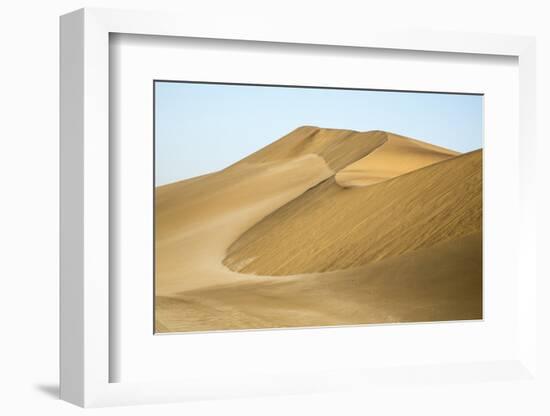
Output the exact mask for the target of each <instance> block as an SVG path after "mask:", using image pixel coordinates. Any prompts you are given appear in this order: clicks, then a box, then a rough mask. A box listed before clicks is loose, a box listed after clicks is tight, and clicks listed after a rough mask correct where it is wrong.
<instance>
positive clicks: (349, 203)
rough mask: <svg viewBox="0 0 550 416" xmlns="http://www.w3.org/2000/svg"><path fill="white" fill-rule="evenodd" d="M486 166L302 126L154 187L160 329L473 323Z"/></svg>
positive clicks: (415, 144)
mask: <svg viewBox="0 0 550 416" xmlns="http://www.w3.org/2000/svg"><path fill="white" fill-rule="evenodd" d="M481 159H482V155H481V151H476V152H472V153H469V154H465V155H458V154H457V153H456V152H454V151H451V150H447V149H442V148H439V147H436V146H432V145H430V144H427V143H423V142H420V141H418V140H413V139H409V138H405V137H402V136H397V135H393V134H391V133H386V132H381V131H374V132H366V133H361V132H355V131H351V130H336V129H320V128H317V127H311V126H305V127H301V128H298V129H296V130H294V131H293V132H291V133H290V134H288V135H287V136H284V137H283V138H281V139H279V140H277V141H275V142H273V143H272V144H271V145H269V146H267V147H265V148H263V149H261V150H260V151H258V152H256V153H254V154H252V155H250V156H248V157H246V158H244V159H242V160H241V161H239V162H237V163H235V164H234V165H232V166H230V167H228V168H227V169H224V170H222V171H219V172H216V173H212V174H210V175H204V176H201V177H197V178H192V179H189V180H184V181H180V182H177V183H174V184H170V185H166V186H162V187H159V188H157V190H156V198H155V204H156V206H155V208H156V218H155V220H156V230H155V231H156V232H155V239H156V276H155V277H156V278H155V288H156V309H155V318H156V330H157V331H159V332H172V331H196V330H219V329H247V328H249V329H251V328H272V327H295V326H317V325H342V324H365V323H381V322H410V321H433V320H456V319H477V318H481V281H482V278H481V270H482V267H481V264H482V248H481V163H482V161H481Z"/></svg>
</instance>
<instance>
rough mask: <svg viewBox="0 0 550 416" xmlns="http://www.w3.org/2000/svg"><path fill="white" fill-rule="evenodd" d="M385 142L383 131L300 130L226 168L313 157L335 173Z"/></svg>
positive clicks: (300, 128) (309, 128) (301, 128)
mask: <svg viewBox="0 0 550 416" xmlns="http://www.w3.org/2000/svg"><path fill="white" fill-rule="evenodd" d="M386 140H387V133H386V132H384V131H378V130H375V131H368V132H357V131H355V130H341V129H325V128H319V127H313V126H302V127H298V128H297V129H295V130H293V131H291V132H290V133H289V134H287V135H286V136H283V137H281V138H280V139H279V140H276V141H274V142H273V143H271V144H269V145H267V146H266V147H264V148H262V149H260V150H258V151H257V152H255V153H253V154H251V155H250V156H247V157H245V158H244V159H242V160H240V161H239V162H237V163H236V164H234V165H232V166H230V167H229V169H232V168H234V167H239V166H242V165H243V164H249V163H254V164H255V163H265V162H272V161H276V160H284V159H290V158H295V157H299V156H303V155H306V154H316V155H319V156H321V157H322V158H323V159H324V160H325V162H326V163H327V165H328V166H329V167H330V168H331V169H332V170H333V171H334V172H337V171H338V170H340V169H342V168H343V167H345V166H347V165H349V164H350V163H353V162H355V161H357V160H359V159H361V158H362V157H364V156H366V155H368V154H369V153H370V152H372V151H373V150H374V149H376V148H377V147H378V146H381V145H383V144H384V143H385V142H386Z"/></svg>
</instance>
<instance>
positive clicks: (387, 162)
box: [336, 133, 459, 187]
mask: <svg viewBox="0 0 550 416" xmlns="http://www.w3.org/2000/svg"><path fill="white" fill-rule="evenodd" d="M386 137H387V140H386V141H385V142H384V144H383V145H382V146H380V147H378V148H377V149H375V150H374V151H373V152H372V153H370V154H369V155H367V156H365V157H363V158H361V159H359V160H358V161H356V162H354V163H351V164H349V165H348V166H346V167H344V168H343V169H342V170H340V171H339V172H338V173H337V174H336V182H337V183H338V185H340V186H343V187H351V186H366V185H372V184H375V183H378V182H382V181H385V180H388V179H391V178H394V177H396V176H400V175H403V174H404V173H407V172H411V171H413V170H416V169H420V168H422V167H424V166H428V165H431V164H434V163H437V162H440V161H442V160H445V159H448V158H450V157H454V156H458V155H459V153H458V152H455V151H453V150H449V149H445V148H442V147H438V146H434V145H432V144H429V143H425V142H421V141H419V140H414V139H411V138H408V137H403V136H399V135H396V134H393V133H386Z"/></svg>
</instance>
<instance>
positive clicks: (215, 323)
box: [156, 232, 482, 332]
mask: <svg viewBox="0 0 550 416" xmlns="http://www.w3.org/2000/svg"><path fill="white" fill-rule="evenodd" d="M481 241H482V240H481V233H479V232H477V233H474V234H470V235H468V236H465V237H461V238H458V239H453V240H451V241H446V242H443V243H440V244H436V245H434V246H432V247H430V248H426V249H423V250H417V251H413V252H409V253H405V254H403V255H401V256H396V257H392V258H388V259H384V260H382V261H379V262H376V263H372V264H368V265H366V266H362V267H359V268H350V269H346V270H340V271H336V272H328V273H318V274H307V275H300V276H289V277H286V278H280V277H272V278H268V277H266V278H263V279H262V280H261V281H253V282H239V283H230V284H227V285H220V286H216V287H211V288H206V289H199V290H193V291H188V292H183V293H177V294H173V295H172V296H159V297H157V301H156V305H157V316H158V321H157V328H158V330H159V332H169V331H190V330H191V331H208V330H222V329H252V328H277V327H279V328H281V327H308V326H316V325H353V324H369V323H390V322H425V321H445V320H461V319H481V318H482V276H481V273H482V267H481V264H482V247H481V244H482V243H481ZM166 328H170V329H169V330H168V329H166Z"/></svg>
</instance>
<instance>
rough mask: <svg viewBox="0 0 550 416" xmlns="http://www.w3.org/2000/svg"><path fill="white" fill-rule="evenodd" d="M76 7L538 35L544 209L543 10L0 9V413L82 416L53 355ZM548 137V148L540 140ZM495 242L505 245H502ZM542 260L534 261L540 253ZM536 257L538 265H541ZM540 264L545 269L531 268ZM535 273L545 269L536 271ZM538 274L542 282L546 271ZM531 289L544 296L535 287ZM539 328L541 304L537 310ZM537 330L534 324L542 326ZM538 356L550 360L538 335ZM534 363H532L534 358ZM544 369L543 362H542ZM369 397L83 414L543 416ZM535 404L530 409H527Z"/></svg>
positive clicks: (443, 391)
mask: <svg viewBox="0 0 550 416" xmlns="http://www.w3.org/2000/svg"><path fill="white" fill-rule="evenodd" d="M83 6H102V7H120V8H137V9H164V10H179V11H184V12H186V13H193V14H196V15H197V18H200V19H204V23H205V24H208V22H209V21H211V20H215V19H216V18H224V19H234V20H235V22H236V24H237V25H238V20H239V19H242V18H246V17H244V15H245V14H246V15H249V16H252V17H251V18H254V17H253V16H264V18H265V16H268V18H269V19H274V20H277V21H280V22H281V25H282V26H283V27H284V25H286V24H301V25H303V27H304V30H307V25H308V24H313V23H312V22H314V24H316V25H318V24H322V23H323V22H326V24H327V25H331V26H334V25H342V27H344V26H345V25H369V24H384V25H386V26H390V27H391V26H393V25H398V26H399V25H402V26H408V27H421V28H426V27H431V28H434V29H440V30H458V31H476V32H490V33H511V34H527V35H537V36H538V48H537V49H538V50H537V53H538V60H539V61H538V106H539V107H538V115H539V117H538V130H539V148H538V155H539V179H540V182H539V184H538V187H539V188H540V189H541V192H546V194H545V195H544V196H543V197H541V201H540V204H539V211H540V212H541V213H542V212H544V211H550V206H549V198H548V188H550V186H549V185H548V182H549V180H550V175H549V169H548V166H549V164H548V163H547V161H546V157H547V155H548V153H549V150H550V146H549V144H548V138H549V137H550V131H549V124H548V122H547V121H545V120H544V115H546V116H548V115H549V114H550V96H549V93H550V88H549V81H550V75H548V74H550V30H549V29H548V28H545V26H546V27H547V25H548V22H547V19H548V12H547V11H545V10H544V2H543V1H540V2H538V1H529V0H523V1H516V2H511V3H510V2H504V1H502V0H501V1H484V2H480V1H473V0H463V1H460V2H443V1H427V0H416V1H406V0H403V1H391V0H389V1H385V2H381V1H376V2H370V1H356V2H351V1H345V0H339V1H338V2H330V3H329V4H325V3H324V2H322V1H320V0H318V1H311V2H310V1H301V2H299V3H298V2H297V1H296V0H295V1H294V2H292V1H283V0H279V1H269V2H258V1H239V0H233V1H230V2H222V1H220V2H213V1H207V0H202V1H200V2H199V1H196V2H190V1H186V2H183V1H162V0H157V1H155V2H153V1H139V0H137V1H129V0H127V1H123V0H111V1H93V0H90V1H88V2H80V1H61V0H52V1H49V2H39V1H20V2H11V3H6V2H4V4H3V5H2V10H1V13H0V30H1V31H2V33H1V37H0V39H2V40H1V42H2V49H1V51H2V63H1V65H0V71H1V74H2V77H1V78H0V79H1V80H2V88H1V90H0V91H1V94H0V97H1V106H2V108H1V112H0V114H2V117H1V119H0V120H1V122H0V128H1V134H0V143H1V149H0V158H1V160H0V172H1V173H0V178H2V179H1V181H2V201H1V204H0V221H1V227H0V232H1V236H2V239H1V241H2V242H1V244H2V247H1V248H0V253H2V255H1V259H2V265H3V266H4V267H3V268H2V274H1V278H2V290H1V292H0V293H1V302H0V308H1V311H0V312H1V316H2V323H3V333H2V339H3V342H2V343H1V344H0V345H1V346H0V374H1V382H0V383H1V387H0V392H1V393H0V410H1V411H2V413H4V414H33V413H34V414H36V413H38V412H40V413H45V414H60V415H64V414H73V413H77V412H78V413H79V412H81V411H82V410H81V409H78V408H76V407H74V406H72V405H69V404H66V403H63V402H60V401H57V400H55V398H54V396H55V395H56V394H57V367H58V358H57V354H58V352H57V348H58V341H57V338H58V324H57V320H58V306H57V305H58V284H57V279H58V275H57V274H58V260H57V255H58V248H57V246H58V231H57V229H58V202H57V199H58V184H57V183H58V166H57V165H58V156H57V153H58V59H59V56H58V16H59V15H60V14H63V13H66V12H68V11H71V10H73V9H76V8H80V7H83ZM544 138H546V140H544ZM538 229H539V244H542V245H544V246H545V247H547V248H548V247H550V246H549V241H548V237H547V235H548V234H549V233H548V232H549V231H550V230H549V224H548V220H546V219H545V218H543V217H542V216H540V219H539V227H538ZM503 238H505V236H503ZM541 253H542V251H541ZM541 257H542V256H541ZM541 260H543V259H541ZM539 267H541V268H542V267H543V265H542V263H541V265H540V266H539ZM544 267H545V269H544V270H541V271H539V273H541V275H542V276H550V271H549V269H548V267H547V266H546V265H544ZM539 291H540V292H544V293H549V284H548V283H547V282H544V281H542V282H541V284H539ZM540 308H541V312H545V313H546V315H545V316H544V317H543V318H541V322H539V324H540V325H541V326H543V325H545V324H546V327H547V328H548V327H550V324H549V323H548V318H549V316H548V306H546V305H545V304H543V305H540ZM543 320H544V322H542V321H543ZM540 336H544V337H545V338H544V344H543V346H545V347H546V349H548V350H550V347H549V345H548V344H549V343H548V341H549V339H548V331H546V335H544V334H543V333H541V334H540ZM541 355H542V354H541ZM539 359H540V360H541V363H540V364H541V365H542V366H543V367H544V368H545V369H546V374H549V371H548V359H547V357H545V356H544V355H542V356H540V357H539ZM437 390H438V394H435V395H434V394H433V390H432V389H430V394H429V395H428V394H427V391H428V390H427V389H426V388H424V387H420V386H419V387H417V388H411V387H407V389H403V390H399V391H395V388H391V389H388V390H387V391H383V392H382V393H380V392H378V394H377V395H376V396H369V395H368V394H364V393H363V394H362V395H354V394H352V393H335V394H325V395H322V396H321V395H316V396H296V397H278V398H277V397H275V398H265V399H247V400H231V401H213V402H197V403H187V404H178V405H162V406H155V407H154V408H152V407H149V406H141V407H134V408H118V409H100V410H93V412H96V413H99V414H115V415H118V414H149V413H151V412H155V413H156V414H192V415H203V414H205V415H217V414H239V415H245V414H263V415H265V414H267V415H269V414H273V415H275V414H281V413H287V414H291V415H292V414H327V415H329V414H346V415H347V414H365V413H370V414H373V415H374V414H376V415H383V414H403V412H404V411H406V412H407V413H408V414H431V413H434V414H437V413H441V414H447V415H454V414H457V415H459V414H460V415H463V414H484V413H487V414H511V415H512V414H513V415H516V414H526V415H536V414H548V412H549V408H548V406H549V404H548V400H547V399H546V400H544V402H545V403H546V405H545V406H546V408H545V409H543V408H542V407H541V406H542V403H543V400H540V397H541V396H540V395H541V393H542V392H537V391H532V390H529V385H528V384H525V386H524V387H522V386H518V385H516V384H514V385H507V384H506V383H500V384H498V385H489V384H485V385H483V384H482V385H468V384H459V385H452V386H449V385H442V386H438V387H437ZM537 397H538V399H537Z"/></svg>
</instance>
